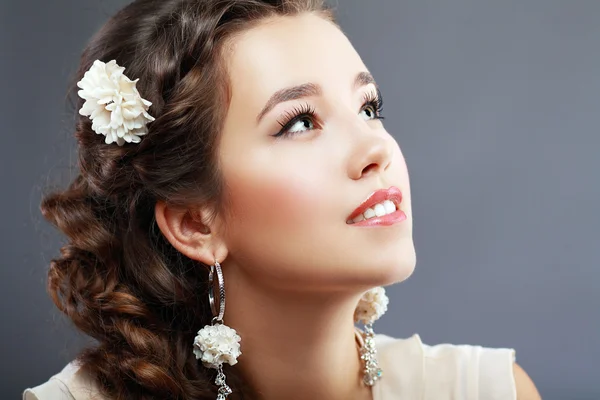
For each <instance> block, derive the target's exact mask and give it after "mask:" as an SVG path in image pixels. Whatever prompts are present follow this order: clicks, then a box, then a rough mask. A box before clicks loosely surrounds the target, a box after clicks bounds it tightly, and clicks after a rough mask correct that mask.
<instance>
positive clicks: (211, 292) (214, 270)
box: [208, 260, 225, 325]
mask: <svg viewBox="0 0 600 400" xmlns="http://www.w3.org/2000/svg"><path fill="white" fill-rule="evenodd" d="M215 274H216V275H217V284H218V285H219V309H218V310H217V304H216V303H217V302H216V299H215V284H214V281H215ZM208 301H209V303H210V309H211V311H212V314H213V316H214V317H213V319H212V324H213V325H214V323H215V322H223V316H224V315H225V280H224V279H223V270H222V269H221V264H219V262H218V261H216V260H215V263H214V264H213V265H211V266H210V272H209V274H208Z"/></svg>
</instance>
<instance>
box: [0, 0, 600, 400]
mask: <svg viewBox="0 0 600 400" xmlns="http://www.w3.org/2000/svg"><path fill="white" fill-rule="evenodd" d="M125 3H126V1H117V0H113V1H92V0H87V1H82V0H52V1H41V0H39V1H20V0H2V1H1V2H0V80H1V82H2V95H0V116H1V121H2V139H3V141H2V144H1V145H0V159H1V160H2V168H0V188H1V189H0V190H1V193H2V196H0V205H1V207H2V209H3V218H2V231H1V235H2V236H1V238H2V240H1V242H0V243H1V244H0V246H1V249H2V254H3V260H2V268H1V271H0V274H1V275H0V285H1V286H0V293H1V296H2V298H1V299H0V304H1V305H2V319H1V321H2V329H1V330H0V339H1V340H0V346H1V356H2V357H1V358H0V360H1V361H0V363H1V368H2V370H1V371H0V379H1V381H2V382H1V386H0V394H2V397H3V398H17V397H18V395H19V393H20V391H21V390H22V389H23V388H24V387H26V386H30V385H34V384H38V383H40V382H42V381H43V380H46V379H47V378H48V377H49V376H50V374H52V373H54V372H56V371H58V370H59V369H60V368H61V367H62V366H63V365H64V364H65V363H66V362H68V361H69V359H70V357H72V356H73V355H74V354H75V352H76V350H77V349H78V347H79V346H80V345H81V344H82V343H83V339H82V338H80V337H78V335H76V334H75V333H74V332H73V331H72V329H71V328H70V327H69V324H68V322H66V321H64V320H63V319H62V318H60V317H58V316H57V314H56V313H55V312H54V311H53V308H52V306H51V304H50V301H49V299H48V298H47V295H46V294H45V288H44V284H45V270H46V268H47V264H48V261H49V259H50V258H51V257H52V256H53V255H55V254H57V251H58V247H59V244H60V242H61V239H60V238H59V237H58V235H56V233H54V232H53V231H52V230H51V229H50V228H49V227H48V225H47V224H46V223H45V222H43V221H42V219H41V217H40V215H39V212H38V203H39V199H40V195H41V192H42V189H41V188H43V187H46V186H47V185H48V184H51V183H54V182H57V181H60V180H61V179H65V178H68V177H69V170H68V166H69V164H70V163H71V160H72V158H73V156H74V153H73V140H71V139H70V137H71V133H70V120H71V114H70V113H69V112H68V110H65V104H64V94H65V87H66V83H67V79H68V77H69V75H70V74H71V73H72V72H73V71H74V68H75V66H76V63H77V60H78V57H79V52H80V50H81V49H82V48H83V46H84V44H85V42H86V41H87V39H88V38H89V37H90V35H91V34H92V33H93V32H94V31H95V30H96V29H98V28H99V27H100V25H101V23H102V22H103V21H104V20H105V19H106V18H107V16H108V15H110V14H111V13H113V12H114V11H116V9H117V8H119V7H121V6H122V5H124V4H125ZM338 17H339V20H340V22H341V25H342V27H343V28H344V30H345V31H346V33H347V34H348V35H349V37H350V39H351V40H352V41H353V43H354V44H355V46H356V48H357V49H358V51H359V52H360V53H361V55H362V56H363V58H364V60H365V62H366V63H367V65H368V66H369V68H370V69H371V71H372V72H373V73H374V75H375V77H376V78H377V80H378V83H379V84H380V85H381V86H382V89H383V94H384V97H385V109H384V115H387V122H386V125H387V128H388V130H389V131H390V132H393V133H394V135H395V137H396V138H397V139H398V141H399V143H400V145H401V146H402V148H403V150H404V152H405V155H406V158H407V161H408V164H409V168H410V172H411V179H412V192H413V204H414V206H413V207H414V214H415V216H414V220H415V221H414V222H415V243H416V247H417V253H418V263H417V268H416V271H415V273H414V275H413V276H412V277H411V278H410V279H409V280H407V281H406V282H404V283H402V284H400V285H397V286H395V287H393V288H391V289H390V290H389V294H390V297H391V301H392V302H391V309H390V311H389V313H388V314H387V315H386V316H385V317H384V318H383V320H382V321H381V322H379V323H378V324H377V325H376V329H377V331H379V332H383V333H387V334H390V335H394V336H399V337H406V336H409V335H411V334H412V333H414V332H418V333H419V334H420V335H421V337H422V339H423V341H424V342H425V343H428V344H436V343H443V342H450V343H457V344H459V343H469V344H481V345H484V346H494V347H514V348H515V349H516V350H517V360H518V361H519V363H520V364H521V365H522V366H523V367H524V368H525V369H526V370H527V371H528V372H529V374H530V375H531V377H532V378H533V379H534V381H535V382H536V384H537V386H538V387H539V390H540V391H541V393H542V395H543V397H544V399H557V400H558V399H590V400H591V399H600V386H599V385H598V382H599V380H600V370H599V369H600V367H599V366H598V360H599V359H600V344H599V337H600V313H599V312H598V308H599V305H600V293H599V290H598V286H599V283H598V282H599V280H600V271H599V270H598V266H599V262H600V250H599V244H600V234H599V226H600V211H599V209H598V206H599V205H600V178H599V177H598V175H599V173H600V153H599V147H600V112H599V111H600V51H599V47H600V1H595V0H590V1H585V0H576V1H565V0H562V1H556V0H529V1H523V0H518V1H516V0H504V1H494V2H492V1H475V0H472V1H466V0H454V1H445V0H440V1H427V0H403V1H391V0H387V1H386V0H377V1H375V0H369V1H368V2H367V1H365V0H339V10H338Z"/></svg>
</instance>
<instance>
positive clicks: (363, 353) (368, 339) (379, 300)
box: [354, 287, 390, 386]
mask: <svg viewBox="0 0 600 400" xmlns="http://www.w3.org/2000/svg"><path fill="white" fill-rule="evenodd" d="M389 302H390V301H389V299H388V297H387V296H386V295H385V289H384V288H382V287H375V288H373V289H371V290H368V291H367V292H366V293H364V294H363V296H362V298H361V299H360V301H359V302H358V305H357V307H356V310H355V311H354V321H355V322H362V323H363V324H364V326H365V330H364V332H362V336H363V342H364V345H363V346H362V347H361V348H360V359H361V360H362V361H363V365H364V370H363V373H364V376H363V382H364V384H365V385H367V386H373V385H374V384H375V382H377V381H378V380H379V379H381V377H382V376H383V371H382V370H381V368H379V363H378V362H377V349H376V348H375V332H374V331H373V323H374V322H375V321H376V320H378V319H379V318H380V317H381V316H382V315H383V314H385V312H386V311H387V306H388V304H389Z"/></svg>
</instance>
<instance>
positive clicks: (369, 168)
mask: <svg viewBox="0 0 600 400" xmlns="http://www.w3.org/2000/svg"><path fill="white" fill-rule="evenodd" d="M377 166H378V164H377V163H371V164H369V165H367V166H366V167H364V168H363V170H362V175H367V174H369V173H370V172H372V171H374V170H377Z"/></svg>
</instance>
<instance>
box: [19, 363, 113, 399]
mask: <svg viewBox="0 0 600 400" xmlns="http://www.w3.org/2000/svg"><path fill="white" fill-rule="evenodd" d="M23 400H105V397H103V396H102V395H101V394H100V392H99V391H98V390H97V387H96V385H95V383H94V382H93V380H92V379H90V377H88V376H87V375H86V374H85V373H84V372H83V371H82V370H81V368H80V366H79V364H78V363H77V362H76V361H72V362H70V363H69V364H67V365H66V366H65V367H64V368H63V369H62V370H61V371H60V372H59V373H57V374H56V375H53V376H52V377H50V379H48V380H47V381H46V382H44V383H42V384H40V385H38V386H35V387H33V388H28V389H25V391H24V392H23Z"/></svg>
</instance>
